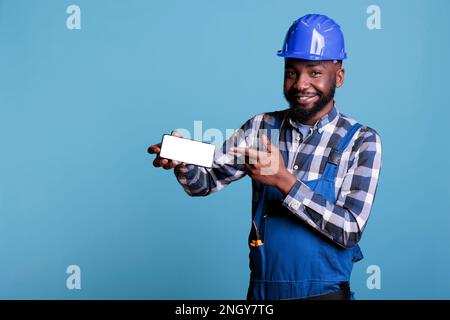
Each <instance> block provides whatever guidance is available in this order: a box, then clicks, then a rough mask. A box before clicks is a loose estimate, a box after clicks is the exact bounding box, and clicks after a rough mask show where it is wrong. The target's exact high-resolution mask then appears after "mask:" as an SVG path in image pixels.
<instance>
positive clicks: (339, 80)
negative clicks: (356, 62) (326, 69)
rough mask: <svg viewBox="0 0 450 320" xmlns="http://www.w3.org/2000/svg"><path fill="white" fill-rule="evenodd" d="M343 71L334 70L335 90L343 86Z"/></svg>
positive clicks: (342, 69) (341, 69)
mask: <svg viewBox="0 0 450 320" xmlns="http://www.w3.org/2000/svg"><path fill="white" fill-rule="evenodd" d="M344 77H345V70H344V68H339V69H337V70H336V88H340V87H342V86H343V85H344Z"/></svg>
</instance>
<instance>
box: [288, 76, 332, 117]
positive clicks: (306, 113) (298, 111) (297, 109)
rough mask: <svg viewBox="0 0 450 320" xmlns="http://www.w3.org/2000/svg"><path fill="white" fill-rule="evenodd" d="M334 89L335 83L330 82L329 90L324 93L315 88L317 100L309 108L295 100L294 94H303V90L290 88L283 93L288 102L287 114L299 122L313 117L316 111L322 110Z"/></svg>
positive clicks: (330, 98)
mask: <svg viewBox="0 0 450 320" xmlns="http://www.w3.org/2000/svg"><path fill="white" fill-rule="evenodd" d="M335 91H336V84H335V83H334V81H333V83H332V85H331V88H330V91H328V93H327V94H324V93H323V92H321V91H319V90H316V93H317V95H318V96H319V100H317V101H316V102H315V103H314V104H313V106H312V107H311V108H309V109H307V108H306V107H304V106H299V105H298V103H297V102H296V98H295V96H296V95H299V94H303V93H304V92H302V91H298V90H296V89H293V90H290V91H289V92H288V93H287V94H285V95H284V97H285V98H286V100H287V101H288V102H289V108H290V109H289V110H288V116H289V117H290V118H291V119H292V120H297V121H300V122H303V123H304V122H307V121H309V120H311V119H312V118H314V116H315V115H317V113H319V112H320V111H322V110H323V109H324V108H325V106H326V105H327V104H328V103H329V102H330V101H331V100H333V98H334V93H335Z"/></svg>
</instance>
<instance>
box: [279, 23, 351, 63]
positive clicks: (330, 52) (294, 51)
mask: <svg viewBox="0 0 450 320" xmlns="http://www.w3.org/2000/svg"><path fill="white" fill-rule="evenodd" d="M277 55H278V56H280V57H285V58H297V59H305V60H343V59H346V58H347V54H346V53H345V46H344V35H343V33H342V31H341V27H340V26H339V25H338V24H337V23H336V22H334V21H333V20H332V19H330V18H328V17H327V16H324V15H320V14H307V15H305V16H303V17H301V18H300V19H298V20H296V21H294V23H293V24H292V26H291V27H290V28H289V31H288V32H287V34H286V38H285V40H284V45H283V49H282V50H279V51H278V53H277Z"/></svg>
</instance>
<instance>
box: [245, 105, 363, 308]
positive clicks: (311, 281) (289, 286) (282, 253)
mask: <svg viewBox="0 0 450 320" xmlns="http://www.w3.org/2000/svg"><path fill="white" fill-rule="evenodd" d="M275 116H276V120H275V123H274V125H273V127H272V128H273V129H280V127H281V122H282V113H275ZM360 127H361V125H360V124H359V123H356V124H355V125H354V126H353V127H352V128H351V130H349V131H348V133H347V134H346V135H345V136H344V137H343V138H342V139H341V141H340V143H339V145H338V146H337V147H336V148H335V150H334V153H333V152H331V153H330V157H329V158H328V162H327V164H326V166H325V169H324V172H323V174H322V176H321V177H320V178H319V179H315V180H310V181H303V183H304V184H306V185H307V186H308V187H310V188H311V189H312V190H314V192H315V193H319V194H321V195H322V196H324V197H325V198H326V199H327V200H328V201H330V202H333V203H336V196H335V191H334V188H335V178H336V172H337V165H338V163H339V159H340V156H339V155H341V154H342V152H343V151H344V150H345V148H346V147H347V146H348V144H349V142H350V141H351V139H352V136H353V135H354V133H355V132H356V131H357V130H358V129H359V128H360ZM272 128H271V127H269V128H268V127H266V128H264V129H266V130H267V135H268V136H269V138H270V134H271V130H270V129H272ZM284 132H285V130H284ZM273 140H275V141H272V143H273V144H274V145H278V139H273ZM280 152H281V153H282V155H283V158H284V162H285V163H286V164H287V163H288V155H287V151H286V150H280ZM336 160H337V161H336ZM253 187H254V188H255V187H256V188H258V189H259V201H258V202H257V203H256V204H254V205H256V210H254V214H253V217H252V218H253V221H252V229H251V231H250V235H249V242H250V270H251V275H250V286H249V288H248V293H247V299H250V300H266V299H271V300H272V299H294V298H302V297H307V296H315V295H321V294H326V293H331V292H336V291H338V290H339V289H340V284H342V283H345V282H347V283H348V282H349V281H350V274H351V271H352V268H353V263H354V262H357V261H359V260H361V259H362V258H363V256H362V253H361V250H360V248H359V246H358V245H356V246H354V247H352V248H348V249H345V248H342V247H340V246H338V245H337V244H335V243H333V242H332V241H331V240H330V239H328V238H326V236H324V235H322V234H320V232H319V231H317V230H314V229H313V228H312V227H311V226H309V225H307V224H306V223H305V222H304V221H301V220H300V218H298V217H296V216H295V214H294V213H293V212H290V211H289V210H288V209H287V208H285V207H284V206H282V201H283V198H284V197H283V195H282V194H281V192H280V191H279V190H278V189H276V188H275V187H272V186H267V185H264V184H262V183H259V182H256V183H255V181H253ZM352 297H353V294H352Z"/></svg>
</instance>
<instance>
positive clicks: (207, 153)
mask: <svg viewBox="0 0 450 320" xmlns="http://www.w3.org/2000/svg"><path fill="white" fill-rule="evenodd" d="M214 150H215V146H214V145H213V144H210V143H203V142H200V141H194V140H189V139H184V138H179V137H175V136H171V135H164V136H163V141H162V146H161V152H160V153H159V155H160V156H161V157H162V158H167V159H171V160H177V161H181V162H185V163H189V164H195V165H197V166H201V167H207V168H211V167H212V164H213V160H214Z"/></svg>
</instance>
